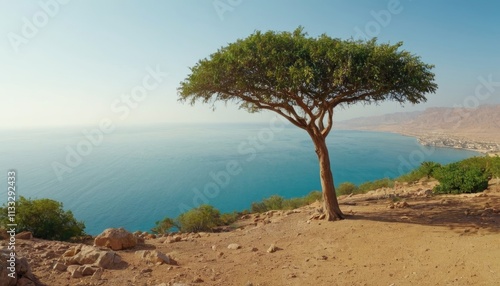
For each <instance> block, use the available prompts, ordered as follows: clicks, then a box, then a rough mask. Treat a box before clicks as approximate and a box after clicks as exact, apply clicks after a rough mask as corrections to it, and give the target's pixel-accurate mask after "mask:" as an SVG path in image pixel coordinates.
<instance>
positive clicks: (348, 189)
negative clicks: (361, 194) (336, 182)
mask: <svg viewBox="0 0 500 286" xmlns="http://www.w3.org/2000/svg"><path fill="white" fill-rule="evenodd" d="M357 191H358V187H357V186H356V185H355V184H353V183H351V182H344V183H342V184H340V186H339V187H338V188H337V194H339V195H340V196H342V195H350V194H355V193H356V192H357Z"/></svg>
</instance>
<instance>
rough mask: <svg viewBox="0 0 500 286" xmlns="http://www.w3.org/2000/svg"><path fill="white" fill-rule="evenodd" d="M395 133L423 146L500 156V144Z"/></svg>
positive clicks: (437, 135) (439, 135) (438, 135)
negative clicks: (413, 139) (411, 138)
mask: <svg viewBox="0 0 500 286" xmlns="http://www.w3.org/2000/svg"><path fill="white" fill-rule="evenodd" d="M394 133H397V134H401V135H405V136H410V137H414V138H417V141H418V143H420V144H421V145H423V146H432V147H442V148H453V149H461V150H468V151H476V152H479V153H483V154H500V143H496V142H493V141H483V140H475V139H469V138H464V137H456V136H450V135H446V134H416V133H409V132H394Z"/></svg>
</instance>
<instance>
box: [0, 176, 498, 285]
mask: <svg viewBox="0 0 500 286" xmlns="http://www.w3.org/2000/svg"><path fill="white" fill-rule="evenodd" d="M499 183H500V182H499V180H498V179H493V180H491V181H490V187H489V189H488V190H486V191H485V192H484V193H480V194H462V195H441V196H432V192H430V191H428V190H430V189H432V187H433V186H434V185H435V184H436V181H433V180H421V181H420V182H419V183H417V184H413V185H409V184H401V185H397V186H395V187H394V188H384V189H379V190H375V191H371V192H369V193H367V194H362V195H352V196H341V197H339V202H340V204H341V207H342V209H343V210H344V212H345V213H346V214H347V215H348V219H346V220H343V221H338V222H325V221H322V220H317V219H316V218H317V217H318V211H317V210H318V208H319V207H320V204H319V203H318V202H316V203H314V204H312V205H309V206H306V207H302V208H299V209H296V210H291V211H269V212H266V213H262V214H249V215H245V216H244V217H242V218H241V219H240V220H239V221H238V222H237V224H236V226H235V227H236V229H235V230H232V231H229V232H223V233H185V234H175V233H174V234H170V235H165V236H159V237H155V236H152V235H147V236H146V240H145V241H144V242H143V243H142V244H139V245H137V246H135V247H134V248H132V249H128V250H118V251H116V252H115V253H116V254H113V255H114V256H115V258H114V259H113V261H114V263H115V264H114V265H115V266H114V267H111V268H109V269H104V270H97V271H96V270H95V269H94V270H93V269H92V267H90V266H89V267H88V268H85V269H84V270H83V273H85V271H91V272H92V271H95V273H94V274H93V275H85V274H83V276H82V274H80V275H78V276H77V275H75V274H73V275H72V274H70V271H74V270H75V267H78V266H74V265H71V266H67V270H66V266H65V265H64V264H63V263H64V261H68V260H67V259H68V258H71V256H72V255H75V254H74V249H75V247H76V248H82V249H83V247H87V248H86V249H87V250H88V251H89V252H88V253H89V254H91V253H93V252H94V251H102V250H99V248H93V247H91V246H81V245H80V246H78V244H74V243H66V242H56V241H45V240H40V239H28V240H21V239H19V240H18V241H17V244H16V247H17V248H16V250H18V256H19V257H21V256H23V257H26V258H27V261H28V262H29V264H30V265H31V268H32V272H33V274H34V276H35V277H36V278H37V279H38V280H39V282H41V283H42V284H44V285H51V286H58V285H82V286H83V285H120V286H122V285H130V286H132V285H141V286H142V285H156V286H167V285H176V286H187V285H227V286H232V285H235V286H251V285H252V286H257V285H260V286H275V285H317V286H320V285H384V286H387V285H497V283H498V281H500V269H499V268H498V257H500V248H499V247H498V245H499V242H500V227H499V226H500V209H499V208H498V207H499V206H500V184H499ZM7 243H8V241H7V240H3V241H2V240H0V244H1V245H2V246H3V247H5V246H6V245H7ZM86 243H87V244H89V245H92V243H93V240H89V241H88V242H86ZM235 244H237V245H235ZM230 245H232V246H231V248H228V246H230ZM271 245H274V246H275V247H274V249H271ZM89 249H90V250H89ZM93 249H95V250H93ZM101 249H102V248H101ZM104 249H106V248H104ZM145 251H146V252H147V251H150V252H151V251H153V252H154V251H159V252H161V253H163V254H165V255H168V257H170V258H171V259H173V260H171V261H170V262H171V263H161V262H156V263H155V261H156V260H155V261H153V263H151V262H149V263H148V261H145V260H144V253H145ZM81 252H82V253H83V250H82V251H81ZM116 255H118V259H116ZM75 257H76V255H75ZM163 257H165V256H163ZM94 259H95V258H94ZM174 260H175V261H174ZM73 263H74V262H73ZM110 263H111V262H110ZM85 267H86V266H85ZM75 273H76V272H75ZM71 276H73V277H71ZM2 281H3V282H5V280H3V279H2ZM42 284H40V285H42ZM0 285H5V284H3V283H0ZM18 285H21V284H18ZM22 285H33V284H22Z"/></svg>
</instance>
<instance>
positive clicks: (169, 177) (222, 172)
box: [0, 124, 478, 235]
mask: <svg viewBox="0 0 500 286" xmlns="http://www.w3.org/2000/svg"><path fill="white" fill-rule="evenodd" d="M276 126H277V127H276V128H274V126H271V125H269V124H240V125H235V124H232V125H230V124H228V125H208V124H206V125H179V124H177V125H175V124H171V125H161V126H150V127H140V128H139V127H136V128H121V129H120V128H118V129H116V130H115V131H113V132H111V133H110V134H104V135H103V137H102V142H100V143H99V142H98V141H99V140H97V141H96V142H98V143H96V144H95V145H92V143H90V142H89V141H88V139H86V137H85V136H84V135H82V131H83V130H84V128H74V129H54V130H31V131H9V132H7V131H2V132H0V167H1V168H0V170H2V174H1V176H0V179H1V180H2V181H4V182H6V173H7V170H9V169H15V170H16V171H17V174H18V175H17V191H18V195H21V196H25V197H31V198H50V199H54V200H57V201H61V202H62V203H63V204H64V208H65V209H70V210H72V211H73V213H74V215H75V217H76V218H77V219H79V220H83V221H84V222H85V224H86V226H87V228H86V231H87V233H89V234H93V235H95V234H98V233H100V232H101V231H102V230H104V229H105V228H108V227H120V226H123V227H125V228H127V229H128V230H130V231H135V230H149V229H150V228H151V227H153V226H154V222H155V221H157V220H160V219H162V218H163V217H165V216H170V217H175V216H177V215H178V214H179V213H181V212H183V211H185V210H187V209H189V208H192V207H195V206H197V205H198V204H200V203H209V204H211V205H214V206H215V207H217V208H219V209H220V210H221V211H224V212H226V211H233V210H243V209H246V208H249V206H250V204H251V202H253V201H258V200H261V199H263V198H265V197H269V196H270V195H273V194H280V195H282V196H284V197H294V196H302V195H305V194H307V193H309V192H310V191H311V190H319V189H320V182H319V175H318V174H319V169H318V163H317V158H316V154H315V152H314V148H313V145H312V143H311V140H310V139H309V137H308V135H307V134H306V132H305V131H303V130H300V129H298V128H296V127H294V126H288V125H287V126H284V127H283V126H282V125H280V124H276ZM271 127H273V128H271ZM91 128H93V127H91ZM91 128H88V130H90V129H91ZM271 129H273V130H271ZM95 138H97V139H99V137H98V136H97V137H95ZM328 145H329V149H330V157H331V161H332V169H333V175H334V178H335V184H336V185H339V184H340V183H342V182H345V181H350V182H354V183H356V184H359V183H362V182H365V181H368V180H374V179H380V178H383V177H396V176H399V175H400V174H402V173H404V172H407V171H409V170H410V169H412V168H415V167H418V165H419V164H420V162H422V161H435V162H439V163H442V164H445V163H449V162H454V161H458V160H461V159H464V158H468V157H472V156H475V155H478V154H477V153H475V152H471V151H464V150H455V149H446V148H435V149H431V148H430V147H423V146H420V145H419V144H418V143H417V141H416V139H414V138H411V137H405V136H400V135H397V134H391V133H381V132H361V131H333V132H332V133H331V134H330V136H329V141H328ZM89 146H90V147H91V149H89V148H88V147H89ZM86 147H87V148H86ZM78 148H80V149H78ZM68 150H80V151H79V152H80V154H81V155H84V156H80V157H81V162H76V160H74V158H73V159H72V160H74V161H71V160H70V161H68V162H69V163H68V162H67V161H66V157H67V156H68V153H71V151H68ZM55 162H57V163H55ZM70 163H71V164H70ZM54 165H57V166H59V167H60V166H63V165H64V166H66V167H65V169H64V168H63V169H61V168H56V169H54ZM61 170H64V171H61ZM69 171H71V172H69ZM57 173H59V178H58V175H57ZM2 193H3V194H4V196H5V199H1V200H0V202H5V201H6V191H5V192H2Z"/></svg>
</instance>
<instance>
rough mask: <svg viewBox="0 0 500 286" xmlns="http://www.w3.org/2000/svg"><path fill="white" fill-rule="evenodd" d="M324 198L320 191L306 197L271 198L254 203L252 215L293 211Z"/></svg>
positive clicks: (251, 209) (275, 196)
mask: <svg viewBox="0 0 500 286" xmlns="http://www.w3.org/2000/svg"><path fill="white" fill-rule="evenodd" d="M322 198H323V194H322V193H321V192H320V191H312V192H310V193H309V194H307V196H305V197H300V198H291V199H285V198H283V197H281V196H278V195H273V196H270V197H269V198H267V199H264V200H262V201H261V202H254V203H252V205H251V207H250V211H251V212H252V213H262V212H267V211H270V210H293V209H296V208H300V207H302V206H305V205H308V204H311V203H314V202H315V201H319V200H321V199H322Z"/></svg>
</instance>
